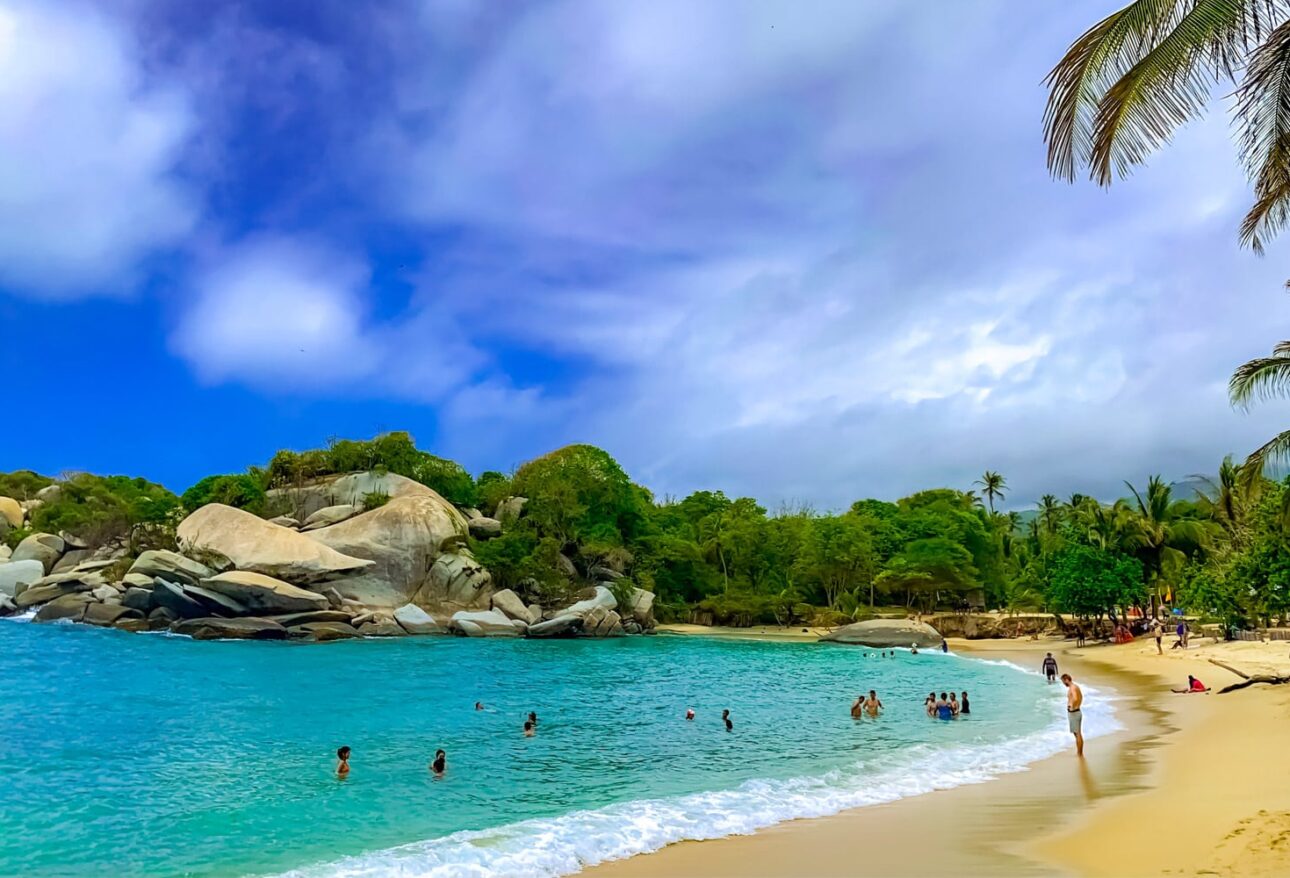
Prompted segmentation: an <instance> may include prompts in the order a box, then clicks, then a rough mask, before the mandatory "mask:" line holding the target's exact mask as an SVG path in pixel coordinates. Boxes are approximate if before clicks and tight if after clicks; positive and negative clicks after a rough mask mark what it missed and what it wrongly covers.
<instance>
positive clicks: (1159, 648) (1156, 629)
mask: <svg viewBox="0 0 1290 878" xmlns="http://www.w3.org/2000/svg"><path fill="white" fill-rule="evenodd" d="M1151 633H1152V634H1154V635H1155V637H1156V655H1164V654H1165V648H1164V645H1163V643H1162V641H1163V640H1164V637H1165V626H1164V625H1161V624H1160V620H1159V619H1152V620H1151Z"/></svg>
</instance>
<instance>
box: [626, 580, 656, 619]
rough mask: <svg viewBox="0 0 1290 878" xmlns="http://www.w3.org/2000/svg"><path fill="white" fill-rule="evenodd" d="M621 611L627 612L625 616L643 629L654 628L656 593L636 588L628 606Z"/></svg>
mask: <svg viewBox="0 0 1290 878" xmlns="http://www.w3.org/2000/svg"><path fill="white" fill-rule="evenodd" d="M619 609H623V610H625V613H624V615H625V616H627V617H629V618H631V619H632V621H634V622H635V623H636V624H637V625H639V626H640V627H641V628H653V627H654V592H652V591H646V590H645V589H643V588H634V589H632V594H631V598H630V600H629V601H628V605H627V606H626V607H621V608H619Z"/></svg>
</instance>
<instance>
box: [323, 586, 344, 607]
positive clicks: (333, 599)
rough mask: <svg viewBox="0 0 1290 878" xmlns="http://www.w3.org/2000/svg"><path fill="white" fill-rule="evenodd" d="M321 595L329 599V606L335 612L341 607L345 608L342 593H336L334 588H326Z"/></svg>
mask: <svg viewBox="0 0 1290 878" xmlns="http://www.w3.org/2000/svg"><path fill="white" fill-rule="evenodd" d="M320 594H321V595H322V596H323V597H325V598H326V599H327V605H328V606H330V607H331V608H332V609H333V610H339V609H340V608H341V607H343V606H345V599H344V598H343V597H341V595H340V592H338V591H336V589H335V588H333V587H332V586H328V587H327V588H324V589H323V590H322V591H321V592H320Z"/></svg>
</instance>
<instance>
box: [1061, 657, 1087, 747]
mask: <svg viewBox="0 0 1290 878" xmlns="http://www.w3.org/2000/svg"><path fill="white" fill-rule="evenodd" d="M1062 683H1063V684H1064V685H1065V686H1066V719H1067V721H1068V722H1069V723H1070V727H1071V734H1072V735H1074V736H1075V755H1076V756H1079V757H1080V758H1081V759H1082V758H1083V757H1084V731H1083V727H1084V713H1083V710H1082V709H1083V707H1084V692H1083V690H1082V689H1080V688H1079V684H1078V683H1076V682H1075V681H1074V680H1073V679H1071V675H1070V674H1062Z"/></svg>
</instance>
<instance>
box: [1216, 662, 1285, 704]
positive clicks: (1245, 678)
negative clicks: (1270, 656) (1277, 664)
mask: <svg viewBox="0 0 1290 878" xmlns="http://www.w3.org/2000/svg"><path fill="white" fill-rule="evenodd" d="M1209 663H1210V664H1211V665H1218V666H1219V667H1220V668H1222V669H1223V670H1225V671H1231V672H1232V673H1233V674H1235V675H1236V676H1238V677H1240V678H1241V681H1242V682H1240V683H1231V684H1229V685H1227V686H1224V687H1223V688H1222V689H1219V690H1218V694H1219V695H1222V694H1223V693H1224V692H1235V691H1236V690H1237V689H1244V688H1245V687H1246V686H1253V685H1254V684H1255V683H1267V684H1268V685H1269V686H1280V685H1281V684H1282V683H1290V677H1274V676H1272V675H1270V674H1255V675H1254V676H1250V675H1249V674H1247V673H1245V672H1244V671H1238V670H1237V669H1236V668H1234V667H1232V666H1231V665H1228V664H1224V663H1223V662H1220V661H1219V660H1218V659H1210V660H1209Z"/></svg>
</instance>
